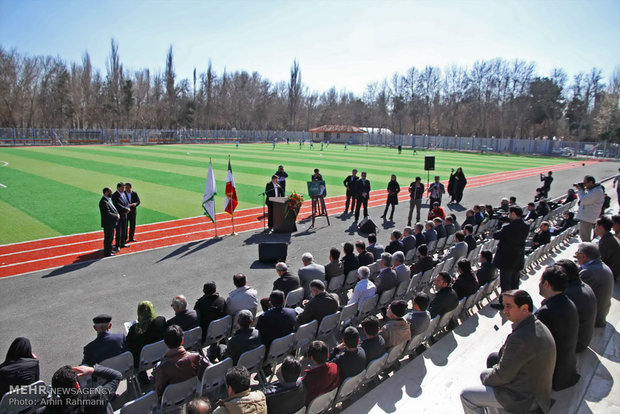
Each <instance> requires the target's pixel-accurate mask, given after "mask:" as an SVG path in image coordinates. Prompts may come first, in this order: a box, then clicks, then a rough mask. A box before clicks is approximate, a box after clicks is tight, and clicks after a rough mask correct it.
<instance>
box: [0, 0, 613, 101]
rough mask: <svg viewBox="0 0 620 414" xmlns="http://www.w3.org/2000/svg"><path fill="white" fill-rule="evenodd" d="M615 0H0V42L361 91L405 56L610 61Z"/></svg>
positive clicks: (188, 72)
mask: <svg viewBox="0 0 620 414" xmlns="http://www.w3.org/2000/svg"><path fill="white" fill-rule="evenodd" d="M619 21H620V0H588V1H577V0H564V1H555V0H537V1H529V0H521V1H514V0H496V1H485V0H460V1H459V0H453V1H448V0H445V1H442V0H435V1H413V0H385V1H378V0H377V1H366V0H357V1H353V0H332V1H322V0H313V1H310V0H307V1H306V0H289V1H280V0H254V1H246V0H228V1H182V0H177V1H160V0H158V1H155V0H150V1H145V0H123V1H116V0H104V1H101V0H99V1H91V0H82V1H69V0H0V46H1V47H2V48H4V49H5V50H6V49H15V50H17V51H18V52H19V53H21V54H24V55H29V56H38V55H52V56H60V57H61V58H63V59H65V60H66V61H68V62H80V61H81V59H82V56H83V55H84V53H85V52H88V53H89V54H90V57H91V61H92V63H93V66H94V67H95V68H98V69H99V70H100V71H101V72H102V73H103V74H105V72H106V69H105V68H106V62H107V59H108V56H109V54H110V40H111V39H112V38H114V39H115V40H116V41H117V42H118V45H119V48H118V52H119V55H120V59H121V63H122V64H123V66H124V68H125V70H126V71H127V70H129V71H133V70H138V69H143V68H148V69H150V70H151V71H162V72H163V70H164V66H165V57H166V53H167V51H168V49H169V48H170V46H172V48H173V55H174V64H175V71H176V74H177V79H182V78H191V77H192V72H193V70H194V68H196V70H197V72H198V73H202V72H205V71H206V68H207V65H208V63H209V61H212V64H213V68H214V69H215V71H216V73H217V74H221V73H222V72H223V71H224V69H226V70H227V71H229V72H232V71H241V70H245V71H247V72H254V71H256V72H258V73H260V74H261V75H262V76H263V77H266V78H268V79H269V80H271V81H272V82H279V81H285V82H288V78H289V76H290V67H291V65H292V63H293V60H294V59H297V60H298V62H299V65H300V69H301V76H302V82H303V84H304V85H305V86H307V87H308V89H309V90H310V91H319V92H322V91H326V90H328V89H329V88H331V87H335V88H336V90H338V91H343V90H347V91H350V92H353V93H355V94H362V93H363V91H364V89H365V88H366V86H367V85H368V83H370V82H373V81H378V82H381V81H383V80H384V79H388V80H389V79H390V78H391V77H392V75H393V74H394V73H395V72H398V73H400V74H405V73H406V71H407V70H408V69H409V68H410V67H412V66H415V67H417V68H423V67H424V66H426V65H432V66H438V67H440V68H445V67H447V66H448V65H451V64H457V65H461V66H466V67H471V66H472V65H473V63H474V62H475V61H476V60H485V59H493V58H497V57H501V58H504V59H508V60H511V59H515V58H518V59H520V60H525V61H528V62H530V61H531V62H534V63H535V64H536V72H537V74H539V75H541V76H545V75H548V74H550V73H551V71H552V69H553V68H555V67H560V68H563V69H564V70H565V71H566V72H567V73H568V75H569V76H571V77H572V75H574V74H576V73H579V72H589V71H590V70H591V69H592V68H593V67H597V68H600V69H602V70H603V77H604V79H608V78H609V77H610V76H611V75H612V73H613V72H614V70H616V69H617V70H620V24H618V22H619Z"/></svg>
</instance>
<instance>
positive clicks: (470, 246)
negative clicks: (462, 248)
mask: <svg viewBox="0 0 620 414" xmlns="http://www.w3.org/2000/svg"><path fill="white" fill-rule="evenodd" d="M463 232H464V233H465V243H467V254H469V253H471V251H472V250H474V249H475V248H476V238H475V237H474V227H473V226H472V225H471V224H466V225H464V226H463Z"/></svg>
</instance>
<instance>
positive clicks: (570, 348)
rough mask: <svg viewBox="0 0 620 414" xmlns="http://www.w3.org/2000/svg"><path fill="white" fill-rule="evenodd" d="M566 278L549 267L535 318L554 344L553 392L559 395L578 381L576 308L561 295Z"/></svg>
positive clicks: (543, 280)
mask: <svg viewBox="0 0 620 414" xmlns="http://www.w3.org/2000/svg"><path fill="white" fill-rule="evenodd" d="M567 283H568V276H567V275H566V272H565V271H564V269H563V268H562V267H561V266H558V265H553V266H548V267H547V268H546V269H545V271H544V272H543V273H542V275H541V277H540V283H539V285H538V288H539V290H540V295H541V296H542V297H544V298H545V300H543V301H542V303H541V305H540V308H538V310H537V311H536V313H535V315H536V317H537V318H538V320H539V321H541V322H542V323H544V324H545V326H547V328H549V331H551V335H553V339H554V340H555V350H556V360H555V370H554V371H553V389H554V390H555V391H560V390H563V389H565V388H568V387H572V386H573V385H575V384H576V383H577V381H579V374H577V354H576V349H577V337H578V333H579V316H578V314H577V308H576V307H575V304H574V303H573V302H572V301H571V300H570V299H569V298H568V297H567V296H566V295H565V294H564V291H565V290H566V285H567Z"/></svg>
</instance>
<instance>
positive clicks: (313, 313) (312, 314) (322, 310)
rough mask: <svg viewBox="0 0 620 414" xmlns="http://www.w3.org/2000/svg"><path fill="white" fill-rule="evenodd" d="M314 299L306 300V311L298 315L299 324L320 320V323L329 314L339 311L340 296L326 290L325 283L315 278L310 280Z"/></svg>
mask: <svg viewBox="0 0 620 414" xmlns="http://www.w3.org/2000/svg"><path fill="white" fill-rule="evenodd" d="M310 292H311V293H312V299H310V300H304V311H303V312H302V313H301V314H299V316H298V317H297V323H298V324H299V325H303V324H306V323H308V322H312V321H314V320H316V321H318V322H319V324H320V323H321V321H322V320H323V318H324V317H326V316H327V315H331V314H334V313H336V312H338V298H337V296H336V295H332V294H331V293H327V292H326V291H325V284H324V283H323V282H322V281H320V280H318V279H315V280H313V281H312V282H310Z"/></svg>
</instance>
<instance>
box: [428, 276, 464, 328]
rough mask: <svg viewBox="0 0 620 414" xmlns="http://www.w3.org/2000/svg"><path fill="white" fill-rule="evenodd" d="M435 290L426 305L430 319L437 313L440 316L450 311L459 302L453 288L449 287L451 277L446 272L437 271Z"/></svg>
mask: <svg viewBox="0 0 620 414" xmlns="http://www.w3.org/2000/svg"><path fill="white" fill-rule="evenodd" d="M434 284H435V290H436V291H437V294H436V295H435V297H434V298H433V301H432V302H431V304H430V305H429V307H428V312H429V313H430V314H431V319H432V318H434V317H435V316H437V315H439V317H442V316H443V315H444V314H445V313H446V312H450V311H451V310H453V309H454V308H456V306H457V305H458V304H459V297H458V296H457V294H456V292H455V291H454V289H452V288H451V287H450V285H451V284H452V277H451V276H450V273H448V272H439V273H438V274H437V277H435V281H434Z"/></svg>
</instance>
